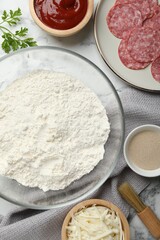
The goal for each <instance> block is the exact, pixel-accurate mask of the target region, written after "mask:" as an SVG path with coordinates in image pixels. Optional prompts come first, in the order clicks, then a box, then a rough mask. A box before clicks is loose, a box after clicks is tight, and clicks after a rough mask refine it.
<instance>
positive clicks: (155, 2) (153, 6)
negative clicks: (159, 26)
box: [148, 0, 158, 15]
mask: <svg viewBox="0 0 160 240" xmlns="http://www.w3.org/2000/svg"><path fill="white" fill-rule="evenodd" d="M148 2H149V6H150V10H151V15H152V14H153V13H154V12H156V11H157V7H158V0H148Z"/></svg>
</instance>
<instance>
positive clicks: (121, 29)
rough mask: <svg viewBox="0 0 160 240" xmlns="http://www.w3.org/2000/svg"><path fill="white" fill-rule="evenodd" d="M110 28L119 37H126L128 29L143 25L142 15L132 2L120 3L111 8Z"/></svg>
mask: <svg viewBox="0 0 160 240" xmlns="http://www.w3.org/2000/svg"><path fill="white" fill-rule="evenodd" d="M107 24H108V28H109V30H110V31H111V32H112V33H113V34H114V35H115V36H116V37H117V38H125V37H126V36H127V35H128V31H130V30H131V29H133V28H134V27H139V26H142V15H141V12H140V11H139V10H137V8H136V7H134V6H132V5H131V4H118V5H115V6H114V7H112V8H111V10H110V11H109V13H108V15H107Z"/></svg>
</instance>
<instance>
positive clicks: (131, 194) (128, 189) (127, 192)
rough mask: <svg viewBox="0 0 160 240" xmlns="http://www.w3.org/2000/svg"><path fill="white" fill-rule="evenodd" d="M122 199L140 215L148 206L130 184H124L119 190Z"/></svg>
mask: <svg viewBox="0 0 160 240" xmlns="http://www.w3.org/2000/svg"><path fill="white" fill-rule="evenodd" d="M118 190H119V192H120V193H121V195H122V197H123V198H124V199H125V200H126V201H127V202H128V203H129V204H130V205H131V206H132V207H133V208H134V209H135V210H136V211H137V212H138V213H139V212H142V211H143V210H144V209H145V208H146V205H145V204H144V203H143V202H142V201H141V199H140V198H139V196H138V195H137V193H136V192H135V191H134V189H133V188H132V186H131V185H129V184H128V183H126V182H125V183H123V184H122V185H120V187H119V188H118Z"/></svg>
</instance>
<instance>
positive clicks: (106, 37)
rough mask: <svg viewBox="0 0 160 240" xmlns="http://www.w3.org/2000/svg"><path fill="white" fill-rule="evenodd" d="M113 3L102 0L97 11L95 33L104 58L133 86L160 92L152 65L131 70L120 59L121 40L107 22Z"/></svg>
mask: <svg viewBox="0 0 160 240" xmlns="http://www.w3.org/2000/svg"><path fill="white" fill-rule="evenodd" d="M113 5H114V1H113V0H100V2H99V3H98V5H97V8H96V12H95V20H94V34H95V39H96V44H97V47H98V50H99V52H100V54H101V56H102V58H103V59H104V61H105V62H106V64H107V65H108V66H109V67H110V68H111V69H112V71H113V72H114V73H115V74H116V75H118V76H119V77H120V78H121V79H122V80H124V81H125V82H127V83H128V84H130V85H132V86H133V87H136V88H139V89H141V90H146V91H153V92H160V83H158V82H157V81H156V80H155V79H154V78H153V77H152V74H151V70H150V68H151V65H149V66H148V67H147V68H145V69H142V70H131V69H128V68H127V67H125V66H124V65H123V64H122V62H121V61H120V59H119V56H118V46H119V43H120V41H121V40H120V39H118V38H116V37H114V35H113V34H112V33H111V32H110V31H109V29H108V26H107V23H106V16H107V14H108V12H109V10H110V9H111V7H112V6H113Z"/></svg>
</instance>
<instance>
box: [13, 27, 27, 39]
mask: <svg viewBox="0 0 160 240" xmlns="http://www.w3.org/2000/svg"><path fill="white" fill-rule="evenodd" d="M27 33H28V28H26V27H25V28H22V27H21V29H20V30H19V31H16V33H15V34H16V35H17V36H19V37H25V36H26V35H27Z"/></svg>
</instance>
